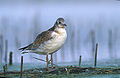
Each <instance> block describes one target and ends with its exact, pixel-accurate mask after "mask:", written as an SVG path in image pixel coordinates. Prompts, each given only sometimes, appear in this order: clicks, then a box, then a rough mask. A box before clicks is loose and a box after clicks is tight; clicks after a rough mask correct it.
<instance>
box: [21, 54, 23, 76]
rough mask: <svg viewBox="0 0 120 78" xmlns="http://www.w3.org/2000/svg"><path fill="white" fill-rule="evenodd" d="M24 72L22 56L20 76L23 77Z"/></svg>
mask: <svg viewBox="0 0 120 78" xmlns="http://www.w3.org/2000/svg"><path fill="white" fill-rule="evenodd" d="M22 73H23V56H21V70H20V78H22Z"/></svg>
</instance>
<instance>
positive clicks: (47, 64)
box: [46, 54, 49, 70]
mask: <svg viewBox="0 0 120 78" xmlns="http://www.w3.org/2000/svg"><path fill="white" fill-rule="evenodd" d="M46 61H47V70H49V67H48V54H47V55H46Z"/></svg>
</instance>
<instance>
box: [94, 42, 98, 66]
mask: <svg viewBox="0 0 120 78" xmlns="http://www.w3.org/2000/svg"><path fill="white" fill-rule="evenodd" d="M97 49H98V43H97V44H96V50H95V64H94V67H96V64H97Z"/></svg>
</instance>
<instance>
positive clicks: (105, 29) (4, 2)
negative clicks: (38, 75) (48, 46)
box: [0, 0, 120, 64]
mask: <svg viewBox="0 0 120 78" xmlns="http://www.w3.org/2000/svg"><path fill="white" fill-rule="evenodd" d="M59 17H62V18H64V19H65V23H66V24H67V27H66V30H67V33H68V38H67V40H66V43H65V45H64V46H63V47H62V48H61V49H60V50H59V51H58V52H56V53H54V63H56V64H57V63H62V62H78V61H79V57H80V55H81V56H82V61H91V62H92V61H94V54H95V44H96V43H98V60H100V61H104V60H113V59H120V54H119V51H120V49H119V48H120V46H119V45H120V35H119V34H120V1H119V0H103V1H101V0H91V1H90V0H69V1H68V0H66V1H64V0H51V1H50V0H12V1H9V0H0V62H1V63H8V62H9V54H10V52H11V51H12V52H13V63H20V58H21V55H22V54H21V52H20V51H19V50H18V49H19V48H20V47H24V46H26V45H28V44H30V43H32V42H33V41H34V40H35V38H36V36H37V35H38V34H39V33H41V32H43V31H45V30H47V29H49V28H50V27H52V26H53V25H54V23H55V21H56V19H57V18H59ZM23 57H24V63H41V61H39V60H36V59H34V58H33V57H37V58H41V59H45V56H44V55H37V54H32V53H31V54H24V55H23Z"/></svg>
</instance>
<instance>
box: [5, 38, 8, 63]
mask: <svg viewBox="0 0 120 78" xmlns="http://www.w3.org/2000/svg"><path fill="white" fill-rule="evenodd" d="M7 53H8V40H5V64H7Z"/></svg>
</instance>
